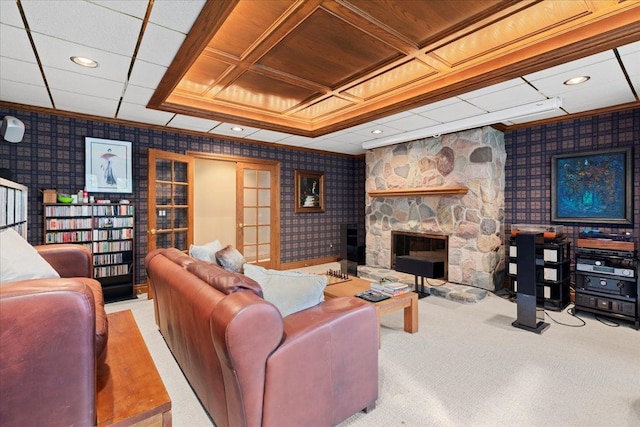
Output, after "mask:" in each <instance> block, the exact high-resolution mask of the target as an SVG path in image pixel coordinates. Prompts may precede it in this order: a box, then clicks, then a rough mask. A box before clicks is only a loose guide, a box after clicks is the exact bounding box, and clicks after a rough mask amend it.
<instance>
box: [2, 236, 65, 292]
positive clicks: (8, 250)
mask: <svg viewBox="0 0 640 427" xmlns="http://www.w3.org/2000/svg"><path fill="white" fill-rule="evenodd" d="M59 277H60V275H59V274H58V272H57V271H56V270H54V268H53V267H51V265H50V264H49V263H48V262H47V261H45V259H44V258H42V256H41V255H40V254H39V253H38V251H36V250H35V249H34V247H33V246H31V245H30V244H29V242H27V241H26V240H25V239H24V238H23V237H22V236H21V235H20V234H18V233H17V232H16V231H15V230H14V229H12V228H5V229H4V230H2V231H0V283H6V282H15V281H18V280H28V279H53V278H59Z"/></svg>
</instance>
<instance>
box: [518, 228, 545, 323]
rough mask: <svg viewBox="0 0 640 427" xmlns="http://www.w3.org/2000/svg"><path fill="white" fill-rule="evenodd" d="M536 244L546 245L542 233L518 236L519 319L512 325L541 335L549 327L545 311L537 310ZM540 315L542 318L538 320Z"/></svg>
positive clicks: (520, 234)
mask: <svg viewBox="0 0 640 427" xmlns="http://www.w3.org/2000/svg"><path fill="white" fill-rule="evenodd" d="M536 243H537V244H542V243H544V236H543V234H542V233H523V232H520V233H518V235H517V236H516V248H517V250H518V259H517V270H518V271H517V273H516V277H517V281H518V294H517V306H518V318H517V319H516V320H515V321H514V322H513V323H512V325H513V326H515V327H516V328H520V329H524V330H526V331H530V332H535V333H537V334H541V333H542V332H543V331H544V330H545V329H547V328H548V327H549V324H548V323H545V322H544V311H542V310H540V312H538V310H537V308H536ZM538 313H540V318H538Z"/></svg>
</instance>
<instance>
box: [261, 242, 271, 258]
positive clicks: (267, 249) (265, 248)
mask: <svg viewBox="0 0 640 427" xmlns="http://www.w3.org/2000/svg"><path fill="white" fill-rule="evenodd" d="M270 254H271V245H269V244H266V245H258V258H259V260H260V261H269V259H270Z"/></svg>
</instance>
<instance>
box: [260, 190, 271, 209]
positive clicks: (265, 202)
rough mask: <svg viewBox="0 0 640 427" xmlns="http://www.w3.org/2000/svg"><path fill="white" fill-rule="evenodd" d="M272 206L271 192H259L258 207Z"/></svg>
mask: <svg viewBox="0 0 640 427" xmlns="http://www.w3.org/2000/svg"><path fill="white" fill-rule="evenodd" d="M270 204H271V190H258V206H269V205H270Z"/></svg>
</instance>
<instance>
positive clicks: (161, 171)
mask: <svg viewBox="0 0 640 427" xmlns="http://www.w3.org/2000/svg"><path fill="white" fill-rule="evenodd" d="M156 179H157V180H158V181H171V161H170V160H164V159H157V160H156Z"/></svg>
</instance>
